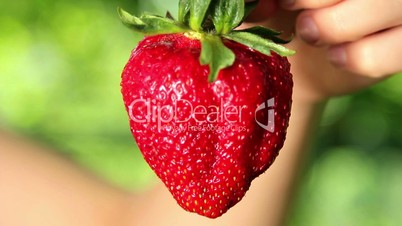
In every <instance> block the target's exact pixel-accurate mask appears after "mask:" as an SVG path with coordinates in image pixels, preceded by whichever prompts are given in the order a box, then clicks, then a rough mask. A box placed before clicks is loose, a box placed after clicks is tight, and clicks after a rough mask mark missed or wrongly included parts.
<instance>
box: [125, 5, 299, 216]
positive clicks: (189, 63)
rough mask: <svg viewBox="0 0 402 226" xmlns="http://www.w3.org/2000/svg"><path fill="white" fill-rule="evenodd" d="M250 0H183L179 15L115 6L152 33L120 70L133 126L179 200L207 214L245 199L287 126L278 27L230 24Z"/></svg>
mask: <svg viewBox="0 0 402 226" xmlns="http://www.w3.org/2000/svg"><path fill="white" fill-rule="evenodd" d="M254 5H255V4H245V3H244V2H243V0H237V1H226V0H221V1H195V0H194V1H185V0H182V1H180V7H179V17H178V18H179V19H178V21H175V20H174V19H172V18H171V16H168V17H166V18H165V17H159V16H155V15H151V14H144V15H142V16H141V17H134V16H132V15H129V14H128V13H127V12H125V11H123V10H121V9H120V10H119V13H120V16H121V19H122V21H123V22H124V23H125V24H126V25H128V26H129V27H131V28H133V29H134V30H137V31H140V32H143V33H145V34H146V35H148V37H146V38H145V39H144V40H143V41H141V43H140V44H139V45H138V47H137V48H136V49H135V50H134V51H133V53H132V55H131V57H130V60H129V62H128V63H127V65H126V67H125V69H124V71H123V74H122V83H121V85H122V94H123V99H124V103H125V105H126V109H127V111H128V114H129V117H130V125H131V131H132V133H133V135H134V137H135V139H136V142H137V144H138V146H139V148H140V150H141V152H142V154H143V155H144V158H145V160H146V161H147V162H148V164H149V165H150V166H151V168H152V169H153V170H154V172H155V173H156V174H157V175H158V177H159V178H160V179H161V180H162V181H163V182H164V184H165V185H166V187H167V188H168V189H169V191H170V192H171V194H172V195H173V197H174V198H175V199H176V200H177V202H178V204H179V205H180V206H182V207H183V208H184V209H186V210H188V211H191V212H196V213H199V214H201V215H204V216H207V217H210V218H216V217H218V216H221V215H222V214H223V213H225V212H226V211H227V210H228V209H229V208H230V207H232V206H233V205H235V204H236V203H237V202H239V201H240V200H241V199H242V198H243V196H244V195H245V193H246V191H247V190H248V189H249V187H250V184H251V181H252V180H253V179H254V178H256V177H257V176H259V175H260V174H261V173H263V172H264V171H265V170H266V169H267V168H268V167H269V166H270V165H271V164H272V162H273V161H274V159H275V157H276V156H277V155H278V152H279V150H280V149H281V147H282V146H283V142H284V139H285V135H286V129H287V127H288V121H289V117H290V109H291V97H292V86H293V82H292V76H291V74H290V65H289V63H288V61H287V59H286V57H285V56H287V55H290V54H293V51H291V50H288V49H286V48H284V47H283V46H281V45H279V44H278V43H285V41H283V40H281V39H280V38H278V35H279V34H280V33H278V32H276V31H272V30H269V29H266V28H263V27H254V28H249V29H245V30H236V31H234V30H233V29H234V28H236V27H237V26H238V25H239V24H240V23H241V21H242V20H243V18H244V16H245V15H246V14H247V12H249V11H250V10H251V9H252V6H254Z"/></svg>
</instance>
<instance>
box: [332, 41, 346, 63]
mask: <svg viewBox="0 0 402 226" xmlns="http://www.w3.org/2000/svg"><path fill="white" fill-rule="evenodd" d="M328 60H329V61H330V62H331V63H332V64H333V65H335V66H337V67H344V66H345V65H346V61H347V58H346V50H345V47H344V46H335V47H331V48H330V49H329V50H328Z"/></svg>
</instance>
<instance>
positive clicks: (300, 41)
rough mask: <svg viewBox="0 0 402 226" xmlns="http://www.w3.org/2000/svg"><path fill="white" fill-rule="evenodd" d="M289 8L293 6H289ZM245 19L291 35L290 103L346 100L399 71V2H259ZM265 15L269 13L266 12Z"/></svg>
mask: <svg viewBox="0 0 402 226" xmlns="http://www.w3.org/2000/svg"><path fill="white" fill-rule="evenodd" d="M292 2H293V3H292ZM259 4H260V5H259V6H258V7H257V9H256V10H255V11H254V12H253V14H252V15H251V17H250V22H252V23H259V24H262V25H264V26H268V27H272V28H274V29H276V30H280V31H284V33H285V34H287V35H290V34H292V33H295V34H296V36H295V37H294V39H293V41H292V42H291V43H290V44H289V48H293V49H295V50H296V51H297V52H298V53H297V54H296V55H295V56H293V57H290V58H289V60H290V61H291V63H292V72H293V75H294V80H295V90H294V93H295V94H294V99H304V100H307V101H319V100H323V99H326V98H328V97H331V96H334V95H342V94H347V93H350V92H353V91H356V90H359V89H362V88H365V87H367V86H369V85H372V84H374V83H377V82H378V81H380V80H382V79H384V78H387V77H389V76H390V75H392V74H395V73H397V72H400V71H402V63H401V60H400V59H401V58H402V42H401V41H400V39H401V38H402V2H401V1H399V0H389V1H387V2H386V3H385V2H384V1H379V0H355V1H346V0H321V1H318V0H295V1H292V0H279V1H275V0H260V3H259ZM267 9H269V10H267Z"/></svg>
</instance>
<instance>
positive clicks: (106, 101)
mask: <svg viewBox="0 0 402 226" xmlns="http://www.w3.org/2000/svg"><path fill="white" fill-rule="evenodd" d="M176 2H177V1H176V0H147V1H136V0H119V1H107V0H85V1H81V0H69V1H67V0H59V1H53V0H19V1H2V2H1V7H0V128H2V129H7V130H12V131H16V132H18V133H20V134H23V135H25V136H27V137H30V138H32V139H36V140H39V141H41V142H44V143H46V144H48V145H49V146H51V147H53V149H54V150H57V151H59V152H61V153H63V154H64V155H66V156H67V157H69V158H72V159H74V160H75V161H76V162H78V163H79V164H81V165H83V166H84V167H86V168H88V169H89V170H91V171H93V172H95V173H96V174H97V175H99V176H100V177H103V178H105V179H106V180H108V181H110V182H111V183H113V184H115V185H117V186H119V187H122V188H125V189H128V190H141V189H143V188H146V187H147V186H149V184H152V181H153V180H154V179H155V177H154V176H153V174H152V172H151V171H150V170H149V168H148V166H147V165H146V164H145V162H144V161H143V159H142V157H141V155H140V153H139V151H138V150H137V148H136V146H135V143H134V140H133V138H132V137H131V134H130V132H129V127H128V122H127V116H126V113H125V111H124V107H123V103H122V100H121V95H120V87H119V83H120V73H121V71H122V68H123V67H124V64H125V62H126V61H127V60H128V57H129V55H130V52H131V49H133V48H134V47H135V45H136V44H137V42H138V41H139V40H140V39H141V38H142V37H141V36H140V35H138V34H135V33H134V32H132V31H130V30H128V29H126V28H125V27H124V26H123V25H121V23H120V21H119V19H118V17H117V13H116V8H117V6H121V7H123V8H125V9H126V10H128V11H130V12H132V13H137V14H138V13H140V12H141V11H144V10H145V11H153V12H157V13H160V14H164V13H165V11H166V10H169V11H171V12H172V14H173V15H176V12H177V8H176ZM401 87H402V76H396V77H393V78H392V79H389V80H387V81H385V82H383V83H381V84H379V85H377V86H375V87H372V88H370V89H368V90H365V91H363V92H359V93H356V94H354V95H351V96H346V97H340V98H335V99H333V100H332V101H331V102H330V103H329V104H328V106H327V109H326V111H325V115H324V118H323V120H322V122H321V126H320V130H319V134H318V136H317V139H316V142H315V144H314V147H313V151H312V152H311V154H310V156H309V162H308V164H306V167H305V169H304V171H303V174H302V178H300V181H301V186H300V188H299V189H298V190H297V193H296V198H295V201H294V205H293V208H292V211H291V213H290V215H289V219H288V225H289V226H305V225H309V226H315V225H317V226H323V225H353V226H358V225H362V226H370V225H383V226H386V225H402V207H401V205H402V151H401V149H402V88H401ZM0 148H1V147H0ZM0 201H1V200H0Z"/></svg>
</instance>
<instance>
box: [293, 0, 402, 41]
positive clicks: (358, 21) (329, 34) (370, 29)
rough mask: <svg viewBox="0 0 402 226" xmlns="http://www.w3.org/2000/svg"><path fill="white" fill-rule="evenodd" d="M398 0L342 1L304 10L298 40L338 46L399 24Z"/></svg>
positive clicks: (401, 5)
mask: <svg viewBox="0 0 402 226" xmlns="http://www.w3.org/2000/svg"><path fill="white" fill-rule="evenodd" d="M401 9H402V1H400V0H388V1H387V2H386V3H385V2H384V1H378V0H355V1H342V2H340V3H338V4H336V5H333V6H331V7H327V8H322V9H313V10H306V11H304V12H302V13H301V14H300V15H299V17H298V19H297V24H296V30H297V32H298V34H299V35H300V37H301V38H302V39H303V40H305V41H306V42H308V43H310V44H316V45H322V44H338V43H343V42H349V41H355V40H358V39H360V38H362V37H364V36H366V35H369V34H372V33H375V32H378V31H381V30H384V29H387V28H391V27H395V26H398V25H400V24H401V23H402V13H401Z"/></svg>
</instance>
